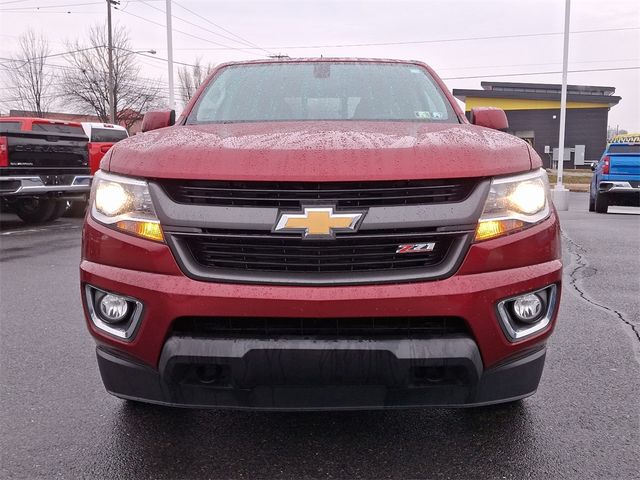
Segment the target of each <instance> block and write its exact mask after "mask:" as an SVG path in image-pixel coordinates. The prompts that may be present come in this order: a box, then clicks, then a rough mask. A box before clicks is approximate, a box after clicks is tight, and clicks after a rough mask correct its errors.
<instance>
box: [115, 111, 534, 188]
mask: <svg viewBox="0 0 640 480" xmlns="http://www.w3.org/2000/svg"><path fill="white" fill-rule="evenodd" d="M110 158H111V160H110V162H109V165H108V168H109V170H110V171H112V172H115V173H121V174H124V175H131V176H137V177H156V178H193V179H221V180H280V181H285V180H299V181H318V180H320V181H340V180H344V181H347V180H356V181H357V180H396V179H429V178H454V177H484V176H492V175H503V174H506V173H512V172H513V173H515V172H524V171H528V170H530V169H531V160H530V158H529V154H528V145H527V143H526V142H524V141H522V140H520V139H518V138H516V137H514V136H512V135H508V134H506V133H502V132H498V131H497V130H490V129H487V128H480V127H476V126H473V125H468V124H466V125H464V124H429V123H417V122H415V123H414V122H360V121H358V122H355V121H352V122H349V121H347V122H338V121H332V122H266V123H236V124H224V125H222V124H217V125H201V126H175V127H171V128H165V129H161V130H156V131H153V132H149V133H147V134H144V135H136V136H134V137H131V138H129V139H127V140H123V141H121V142H119V143H118V144H117V145H115V146H114V147H113V149H112V150H111V155H110ZM105 166H106V165H105Z"/></svg>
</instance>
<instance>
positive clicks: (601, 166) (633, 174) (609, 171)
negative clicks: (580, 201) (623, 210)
mask: <svg viewBox="0 0 640 480" xmlns="http://www.w3.org/2000/svg"><path fill="white" fill-rule="evenodd" d="M616 140H617V141H616ZM625 140H626V139H624V138H619V139H614V142H612V143H610V144H609V145H608V146H607V148H606V150H605V151H604V154H603V155H602V158H600V161H599V162H598V163H597V164H593V165H591V170H593V172H594V173H593V176H592V178H591V185H590V187H589V211H590V212H593V211H596V212H598V213H607V211H608V209H609V206H610V205H625V206H634V207H639V206H640V141H638V138H636V139H635V141H625Z"/></svg>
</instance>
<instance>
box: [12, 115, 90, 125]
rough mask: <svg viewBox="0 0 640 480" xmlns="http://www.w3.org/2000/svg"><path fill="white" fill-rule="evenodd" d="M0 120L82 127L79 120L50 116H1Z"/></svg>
mask: <svg viewBox="0 0 640 480" xmlns="http://www.w3.org/2000/svg"><path fill="white" fill-rule="evenodd" d="M0 122H21V123H24V124H27V125H30V124H32V123H51V124H58V125H71V126H73V127H82V124H80V122H70V121H68V120H54V119H51V118H40V117H1V118H0Z"/></svg>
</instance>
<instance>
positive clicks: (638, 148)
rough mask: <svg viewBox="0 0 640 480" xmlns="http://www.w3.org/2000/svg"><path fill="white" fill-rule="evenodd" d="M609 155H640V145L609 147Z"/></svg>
mask: <svg viewBox="0 0 640 480" xmlns="http://www.w3.org/2000/svg"><path fill="white" fill-rule="evenodd" d="M607 153H640V144H637V145H634V144H628V145H625V144H620V145H609V151H608V152H607Z"/></svg>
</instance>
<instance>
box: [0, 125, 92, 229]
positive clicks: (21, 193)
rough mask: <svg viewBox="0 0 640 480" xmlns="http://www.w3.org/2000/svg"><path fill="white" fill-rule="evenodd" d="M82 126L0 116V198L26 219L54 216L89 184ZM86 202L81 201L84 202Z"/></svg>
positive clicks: (5, 206) (86, 190)
mask: <svg viewBox="0 0 640 480" xmlns="http://www.w3.org/2000/svg"><path fill="white" fill-rule="evenodd" d="M87 143H88V138H87V136H86V135H85V133H84V131H83V130H82V125H80V124H79V123H75V122H63V121H58V120H48V119H43V118H22V117H3V118H0V202H1V203H2V208H3V210H10V211H12V212H14V213H16V214H17V215H18V216H19V217H20V218H21V219H22V220H23V221H25V222H27V223H42V222H49V221H52V220H55V219H56V218H58V217H60V216H61V215H62V214H63V213H64V212H65V210H66V209H67V202H68V201H70V200H82V199H86V198H87V196H88V194H89V191H90V188H91V175H90V170H89V159H88V150H87ZM84 201H86V200H84Z"/></svg>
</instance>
